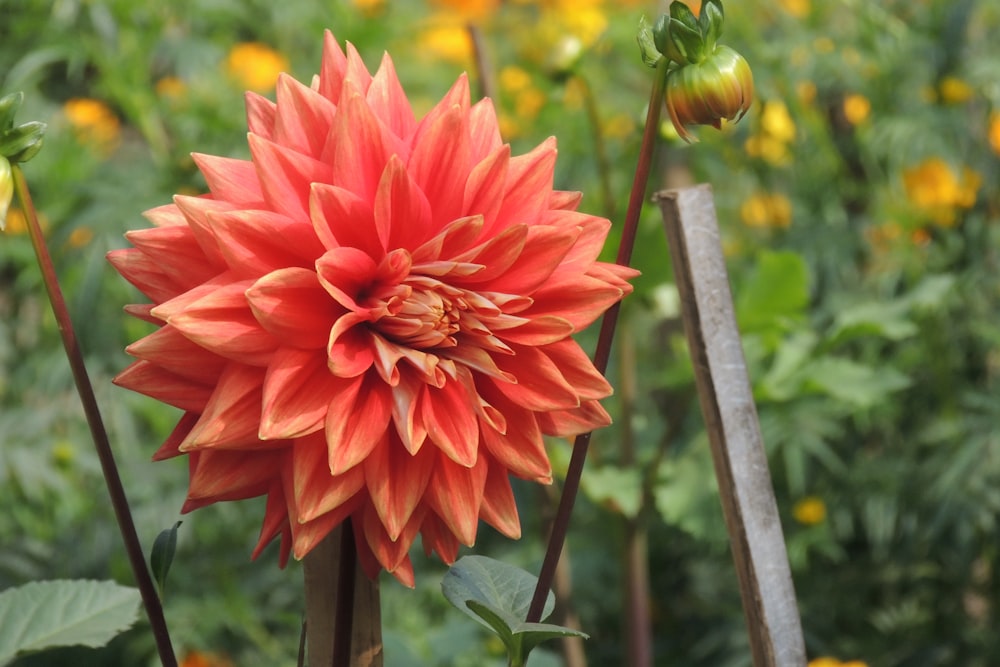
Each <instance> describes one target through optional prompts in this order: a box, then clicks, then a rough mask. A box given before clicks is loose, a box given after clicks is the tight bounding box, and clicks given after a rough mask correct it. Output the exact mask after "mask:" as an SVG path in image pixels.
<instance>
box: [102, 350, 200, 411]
mask: <svg viewBox="0 0 1000 667" xmlns="http://www.w3.org/2000/svg"><path fill="white" fill-rule="evenodd" d="M113 382H114V383H115V384H116V385H118V386H119V387H124V388H125V389H131V390H132V391H134V392H138V393H140V394H144V395H146V396H149V397H150V398H155V399H156V400H158V401H162V402H163V403H166V404H167V405H172V406H174V407H175V408H180V409H181V410H185V411H187V412H198V413H200V412H201V411H202V410H203V409H204V408H205V405H206V404H207V403H208V399H209V398H210V397H211V395H212V387H211V386H208V385H204V384H201V383H199V382H193V381H192V380H189V379H187V378H182V377H180V376H179V375H176V374H174V373H171V372H170V371H168V370H165V369H163V368H161V367H160V366H157V365H156V364H153V363H150V362H148V361H141V360H140V361H136V362H135V363H133V364H131V365H129V366H128V367H127V368H126V369H125V370H123V371H122V372H121V373H119V374H118V375H116V376H115V378H114V380H113Z"/></svg>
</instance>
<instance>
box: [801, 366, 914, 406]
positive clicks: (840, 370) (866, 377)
mask: <svg viewBox="0 0 1000 667" xmlns="http://www.w3.org/2000/svg"><path fill="white" fill-rule="evenodd" d="M909 384H910V380H909V378H907V377H906V376H905V375H903V374H902V373H900V372H899V371H896V370H893V369H891V368H877V369H876V368H873V367H871V366H866V365H865V364H859V363H857V362H856V361H851V360H849V359H839V358H835V357H822V358H820V359H817V360H816V361H814V362H813V363H812V364H810V365H809V367H808V370H807V377H806V382H805V385H806V387H807V388H810V389H814V390H818V391H821V392H823V393H825V394H827V395H829V396H831V397H833V398H837V399H840V400H842V401H844V402H845V403H851V404H853V405H856V406H858V407H860V408H868V407H871V406H873V405H875V404H876V403H877V402H879V401H882V400H885V399H886V397H887V396H888V394H890V393H892V392H894V391H898V390H900V389H903V388H905V387H907V386H909Z"/></svg>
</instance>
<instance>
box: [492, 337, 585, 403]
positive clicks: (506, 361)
mask: <svg viewBox="0 0 1000 667" xmlns="http://www.w3.org/2000/svg"><path fill="white" fill-rule="evenodd" d="M511 347H512V349H513V350H514V354H513V355H511V356H500V355H498V356H497V358H496V362H497V366H498V367H499V368H500V369H501V370H502V371H505V372H507V373H510V374H511V375H513V376H514V377H515V378H517V384H511V383H509V382H495V381H494V382H493V385H494V386H495V387H496V388H497V389H499V390H500V393H502V394H503V395H504V396H506V397H507V398H509V399H510V400H511V401H513V402H514V403H517V404H518V405H520V406H522V407H525V408H527V409H529V410H535V411H540V412H545V411H549V410H560V409H565V408H575V407H577V406H578V405H580V397H579V396H578V395H577V392H576V390H575V389H574V388H573V387H572V385H570V384H569V383H568V382H567V381H566V379H565V378H564V377H563V375H562V373H561V372H560V369H559V367H558V366H556V364H555V363H553V361H552V360H551V359H550V358H549V357H548V356H547V355H546V354H545V353H544V352H542V351H541V350H540V349H538V348H534V347H528V346H525V345H516V346H511Z"/></svg>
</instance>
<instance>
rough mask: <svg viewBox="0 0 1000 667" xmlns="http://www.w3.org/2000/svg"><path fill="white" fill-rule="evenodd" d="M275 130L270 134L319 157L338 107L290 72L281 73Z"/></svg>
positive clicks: (294, 148)
mask: <svg viewBox="0 0 1000 667" xmlns="http://www.w3.org/2000/svg"><path fill="white" fill-rule="evenodd" d="M275 98H276V100H277V110H276V113H275V119H274V134H273V136H271V137H267V138H268V139H270V140H271V141H274V142H275V143H277V144H281V145H282V146H287V147H288V148H291V149H293V150H295V151H298V152H299V153H304V154H305V155H312V156H315V157H318V156H319V155H320V153H322V151H323V146H324V145H325V144H326V138H327V135H329V134H330V126H331V125H332V124H333V119H334V116H335V114H336V112H337V107H336V106H335V105H334V104H333V103H332V102H330V100H328V99H327V98H325V97H324V96H323V95H321V94H320V93H318V92H317V91H315V90H313V89H312V88H309V87H308V86H304V85H302V84H301V83H299V82H298V81H296V80H295V79H293V78H292V77H290V76H288V75H287V74H284V73H282V74H279V75H278V83H277V85H276V86H275Z"/></svg>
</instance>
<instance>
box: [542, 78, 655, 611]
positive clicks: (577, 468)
mask: <svg viewBox="0 0 1000 667" xmlns="http://www.w3.org/2000/svg"><path fill="white" fill-rule="evenodd" d="M666 66H667V61H666V60H663V61H661V62H660V63H659V64H658V65H657V69H656V75H655V76H654V77H653V86H652V91H651V93H650V97H649V107H648V109H647V111H646V124H645V128H644V130H643V134H642V144H641V145H640V147H639V158H638V160H637V163H636V167H635V176H634V178H633V179H632V190H631V193H630V194H629V200H628V210H627V211H626V213H625V223H624V226H623V228H622V238H621V243H620V244H619V246H618V255H617V257H616V259H615V263H617V264H620V265H621V266H628V265H629V263H630V262H631V261H632V249H633V248H634V247H635V238H636V234H637V232H638V229H639V213H640V212H641V211H642V204H643V202H644V201H645V198H646V183H647V181H648V180H649V172H650V167H651V166H652V162H653V152H654V150H655V148H656V135H657V132H658V128H659V124H660V110H661V108H662V106H663V90H664V86H665V83H666ZM620 310H621V302H620V301H619V302H616V303H615V304H614V305H612V306H611V307H610V308H608V310H607V311H606V312H605V313H604V317H603V318H602V319H601V329H600V333H599V334H598V337H597V348H596V350H595V352H594V367H595V368H596V369H597V370H598V372H600V373H601V374H604V373H605V372H606V371H607V368H608V360H609V358H610V356H611V343H612V342H613V340H614V336H615V328H616V326H617V324H618V314H619V312H620ZM591 434H592V432H587V433H582V434H580V435H578V436H577V437H576V439H575V440H574V441H573V453H572V455H571V457H570V461H569V467H568V468H567V470H566V479H565V481H564V483H563V492H562V497H561V498H560V500H559V507H558V509H557V510H556V517H555V520H554V521H553V522H552V531H551V533H550V534H549V542H548V546H547V547H546V551H545V558H544V560H543V561H542V568H541V570H540V571H539V574H538V584H537V586H536V587H535V593H534V596H533V597H532V600H531V607H530V608H529V609H528V618H527V621H528V622H529V623H537V622H538V621H539V620H540V619H541V616H542V609H543V607H544V605H545V599H546V596H547V595H548V592H549V589H550V588H551V587H552V580H553V578H554V576H555V571H556V566H557V565H558V564H559V556H560V555H561V554H562V549H563V545H564V544H565V542H566V533H567V531H568V529H569V521H570V518H571V515H572V513H573V505H574V504H575V502H576V496H577V493H578V492H579V490H580V478H581V477H582V476H583V465H584V462H585V461H586V458H587V450H588V448H589V446H590V436H591Z"/></svg>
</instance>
